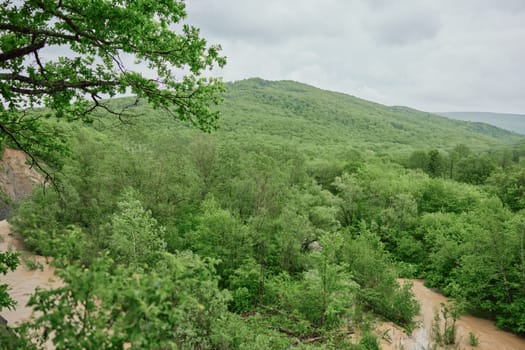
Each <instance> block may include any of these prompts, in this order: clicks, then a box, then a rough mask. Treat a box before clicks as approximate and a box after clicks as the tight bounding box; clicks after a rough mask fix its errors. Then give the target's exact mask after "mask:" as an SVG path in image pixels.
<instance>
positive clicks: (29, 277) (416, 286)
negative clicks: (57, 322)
mask: <svg viewBox="0 0 525 350" xmlns="http://www.w3.org/2000/svg"><path fill="white" fill-rule="evenodd" d="M9 248H11V249H13V250H18V251H21V252H22V260H24V258H23V257H26V258H30V259H31V260H33V261H36V262H38V263H40V264H41V265H42V267H43V269H42V270H40V269H36V270H30V269H28V268H27V266H26V265H25V264H24V263H23V261H22V262H21V264H20V265H19V266H18V268H17V269H16V271H14V272H10V273H8V274H7V275H6V276H0V282H1V283H7V284H8V285H9V286H10V290H9V292H10V294H11V296H12V297H13V298H14V299H15V300H16V301H17V302H18V305H17V307H16V309H14V310H3V311H2V316H3V317H4V318H5V319H7V321H8V322H9V324H11V325H14V324H16V323H17V322H20V321H23V320H27V319H28V318H29V317H31V313H32V310H31V309H30V308H28V307H26V306H25V305H26V303H27V301H28V300H29V296H30V295H31V293H33V291H34V290H35V288H36V287H41V288H46V287H57V286H59V285H60V281H59V280H58V278H56V277H55V276H54V270H53V268H52V267H50V266H49V265H48V264H47V263H46V260H45V258H44V257H42V256H35V255H33V254H30V253H27V252H25V251H24V249H23V246H22V244H21V241H20V239H19V238H17V237H16V236H13V235H12V234H11V231H10V228H9V224H8V223H7V221H5V220H3V221H0V251H2V252H3V251H6V250H8V249H9ZM400 282H401V283H405V282H412V283H413V291H414V294H415V295H416V298H417V299H418V300H419V302H420V304H421V313H420V315H419V317H418V322H419V324H420V327H419V328H417V329H415V330H414V331H413V333H412V335H411V336H408V335H407V334H406V333H405V332H404V331H403V330H402V329H400V328H399V327H396V326H394V325H393V324H391V323H384V324H382V325H380V327H379V331H380V332H381V333H384V332H386V333H387V334H388V335H389V336H390V338H391V342H387V341H385V340H383V341H382V343H381V346H382V349H385V350H401V349H403V350H426V349H430V346H429V344H431V343H432V339H431V337H430V330H431V328H432V321H433V319H434V314H435V310H438V309H439V308H440V303H443V302H447V298H446V297H444V296H443V295H441V294H439V293H436V292H434V291H432V290H430V289H428V288H426V287H425V286H424V285H423V282H422V281H420V280H400ZM457 325H458V336H457V339H458V340H459V342H458V344H459V349H476V350H520V349H523V350H525V339H524V338H519V337H517V336H515V335H513V334H511V333H508V332H504V331H501V330H498V329H497V328H496V326H495V325H494V323H493V322H491V321H488V320H484V319H480V318H477V317H472V316H469V315H463V316H462V317H461V319H460V320H459V321H458V323H457ZM469 332H472V333H474V334H475V335H476V336H477V337H478V339H479V345H478V346H476V347H472V346H470V345H469Z"/></svg>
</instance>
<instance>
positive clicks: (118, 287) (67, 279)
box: [21, 252, 229, 349]
mask: <svg viewBox="0 0 525 350" xmlns="http://www.w3.org/2000/svg"><path fill="white" fill-rule="evenodd" d="M111 266H112V263H111V261H110V260H108V259H106V258H102V259H97V260H95V261H93V263H92V264H91V266H90V268H89V269H88V268H83V267H81V266H77V265H70V266H68V267H67V268H66V269H64V270H62V271H60V272H59V276H60V277H61V278H62V280H63V281H64V283H65V285H64V286H63V287H60V288H57V289H55V290H51V291H44V290H39V291H37V292H36V294H35V295H34V296H33V297H32V298H31V300H30V302H29V305H31V306H33V307H34V309H35V310H36V311H39V312H40V314H39V316H38V317H37V318H36V319H35V320H33V321H30V322H28V323H27V324H26V325H24V326H23V327H22V329H21V331H23V332H26V333H29V334H30V337H29V339H31V341H32V342H33V343H34V344H36V345H38V346H40V347H42V346H44V344H45V342H46V341H48V340H50V341H52V343H53V344H54V346H55V347H56V349H97V348H99V349H122V347H123V346H124V344H129V346H130V349H153V348H170V349H172V348H173V349H175V348H177V349H194V348H209V347H211V346H212V343H211V341H212V340H213V339H214V337H213V336H212V335H213V333H214V329H215V327H216V326H217V325H218V324H220V323H221V322H223V319H222V318H223V316H224V315H225V313H226V303H227V302H228V300H229V294H228V293H227V292H225V291H221V290H219V289H218V285H217V278H216V277H215V276H214V271H213V262H209V261H204V260H202V259H200V258H199V257H198V256H195V255H193V254H191V253H189V252H184V253H179V254H177V255H171V254H166V255H164V256H163V259H162V260H161V261H159V264H158V265H157V267H156V268H155V271H153V272H149V273H147V274H143V273H137V272H136V271H135V269H134V268H133V267H131V268H127V267H116V268H112V267H111Z"/></svg>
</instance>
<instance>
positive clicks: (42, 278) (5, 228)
mask: <svg viewBox="0 0 525 350" xmlns="http://www.w3.org/2000/svg"><path fill="white" fill-rule="evenodd" d="M8 249H12V250H17V251H20V252H21V253H22V256H21V261H20V264H19V265H18V267H17V269H16V270H15V271H14V272H9V273H8V274H7V275H5V276H2V275H0V283H2V284H7V285H8V286H9V294H10V295H11V297H12V298H13V299H14V300H16V301H17V305H16V308H15V309H14V310H8V309H4V310H2V313H1V314H2V316H3V317H4V318H5V319H6V320H7V321H8V322H9V324H10V325H14V324H16V323H17V322H20V321H24V320H27V319H28V318H29V317H31V313H32V310H31V309H30V308H28V307H27V306H26V304H27V302H28V300H29V296H30V295H31V294H32V293H33V291H34V290H35V288H36V287H41V288H46V287H53V286H58V279H57V278H56V277H55V276H54V274H53V271H54V270H53V268H52V267H50V266H49V265H48V264H47V263H46V259H45V258H44V257H43V256H38V255H34V254H30V253H28V252H25V251H24V249H23V247H22V243H21V241H20V239H19V238H17V237H16V236H13V235H12V234H11V231H10V229H9V224H8V223H7V221H5V220H2V221H0V252H5V251H7V250H8ZM24 257H25V258H27V259H30V260H31V261H34V262H35V263H39V264H40V265H41V266H42V270H41V269H39V268H38V269H35V270H30V269H28V268H27V266H26V264H25V263H24V262H23V260H24Z"/></svg>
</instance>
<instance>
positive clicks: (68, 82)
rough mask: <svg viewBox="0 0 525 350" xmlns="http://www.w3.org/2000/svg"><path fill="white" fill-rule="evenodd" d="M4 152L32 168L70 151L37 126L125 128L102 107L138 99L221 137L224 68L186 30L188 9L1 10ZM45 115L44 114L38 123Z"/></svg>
mask: <svg viewBox="0 0 525 350" xmlns="http://www.w3.org/2000/svg"><path fill="white" fill-rule="evenodd" d="M0 1H1V2H0V33H1V34H0V48H1V50H2V52H1V53H0V92H1V99H2V101H1V104H0V142H1V143H2V145H5V144H10V145H12V146H14V147H17V148H19V149H21V150H23V151H24V152H25V153H26V154H28V156H29V157H30V159H31V160H32V162H33V164H34V165H36V166H37V167H39V168H40V170H42V171H44V172H45V174H46V175H49V174H48V173H47V172H46V171H45V169H43V168H42V163H41V162H39V161H40V160H42V159H44V161H45V156H46V155H49V154H50V153H53V152H57V151H60V150H62V149H63V148H64V145H63V143H61V142H60V140H59V138H57V136H56V134H53V132H52V131H50V130H48V129H46V127H45V125H44V123H42V121H41V119H42V118H45V117H49V116H52V117H55V118H59V119H65V120H69V121H71V120H82V121H85V122H90V121H92V119H93V114H92V112H94V111H95V110H97V109H99V110H105V111H106V112H108V113H110V114H112V115H114V116H115V117H116V118H120V119H122V118H123V117H124V116H126V110H125V109H118V110H117V109H114V108H112V107H111V105H109V104H108V103H107V102H106V100H104V99H105V98H107V97H113V96H115V95H119V94H125V93H128V94H129V93H132V94H134V95H136V96H137V100H138V99H143V100H146V101H148V102H149V103H150V104H152V105H153V106H154V107H155V108H163V109H165V110H166V111H167V113H170V114H172V115H173V116H174V117H175V118H177V119H181V120H186V121H190V122H191V123H192V124H193V125H195V126H196V127H198V128H200V129H202V130H205V131H209V130H212V129H214V128H215V127H216V125H217V118H218V111H217V110H215V109H214V105H215V104H217V103H218V102H219V101H220V95H221V92H222V91H223V84H222V81H221V80H220V78H209V77H208V78H206V77H202V73H203V72H204V71H206V70H208V69H212V68H213V67H215V66H219V67H222V66H223V65H224V64H225V62H226V60H225V57H223V56H221V55H220V49H221V48H220V46H213V45H208V44H207V42H206V40H205V39H203V38H201V37H200V34H199V29H198V28H195V27H193V26H191V25H188V24H186V23H184V20H185V17H186V12H185V4H184V2H183V1H182V0H26V1H21V0H14V1H11V0H0ZM35 107H45V108H44V109H43V110H44V111H45V112H44V113H39V114H36V113H32V112H31V109H33V108H35Z"/></svg>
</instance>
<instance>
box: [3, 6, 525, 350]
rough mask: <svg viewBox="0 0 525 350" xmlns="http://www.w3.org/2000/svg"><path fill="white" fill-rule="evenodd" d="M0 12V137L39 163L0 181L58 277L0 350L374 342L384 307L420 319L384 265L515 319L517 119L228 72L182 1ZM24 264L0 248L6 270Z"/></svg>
mask: <svg viewBox="0 0 525 350" xmlns="http://www.w3.org/2000/svg"><path fill="white" fill-rule="evenodd" d="M0 19H1V20H0V30H2V32H1V33H0V48H1V50H2V52H1V53H0V94H1V98H2V100H1V101H0V102H1V103H0V148H2V149H4V148H16V149H18V150H20V151H22V152H24V153H25V155H26V156H27V162H28V166H31V167H33V168H34V169H37V170H38V171H39V172H40V174H41V175H42V177H43V178H44V181H43V182H44V183H43V184H42V185H41V186H39V187H37V188H36V189H35V190H34V191H33V192H32V194H31V196H30V198H28V199H27V200H24V201H22V202H20V203H11V202H9V200H8V199H7V198H6V197H7V194H5V193H4V194H1V198H0V199H1V200H2V201H4V202H9V204H10V205H13V206H14V208H13V211H12V212H11V213H10V217H9V222H10V224H11V226H12V228H13V231H14V232H15V234H16V235H20V237H21V238H22V239H23V242H24V244H25V246H26V247H27V249H29V250H31V251H32V252H34V253H36V254H39V255H44V256H46V257H49V261H50V262H51V263H52V264H53V266H54V267H55V268H56V275H57V276H58V278H59V279H60V285H59V286H57V287H56V288H54V289H37V290H36V291H35V293H34V294H33V295H32V296H31V299H30V301H29V305H30V306H31V307H32V308H33V310H34V311H35V315H34V317H33V318H31V319H29V320H27V321H26V322H24V323H22V324H20V325H11V324H8V325H7V326H5V325H0V348H2V349H4V348H6V349H24V350H43V349H49V348H54V349H56V350H94V349H104V350H106V349H108V350H109V349H118V350H122V349H132V350H133V349H144V350H150V349H159V350H160V349H162V350H164V349H223V350H229V349H246V350H248V349H289V348H294V349H314V348H315V349H362V350H366V349H379V348H380V338H381V335H380V334H378V333H377V331H376V329H375V327H376V325H377V324H378V323H380V322H384V321H388V322H392V323H393V324H396V325H397V326H399V327H400V328H402V329H404V330H405V331H406V332H407V333H408V334H410V333H411V332H412V330H414V329H415V328H416V327H417V323H416V321H415V317H416V316H417V315H418V313H419V309H420V305H419V304H418V302H417V301H416V299H415V296H414V294H413V291H412V288H411V287H412V286H411V284H410V283H400V278H417V279H422V280H424V281H425V283H426V285H427V286H429V287H432V288H435V289H436V290H439V291H440V292H442V293H444V294H445V295H446V296H448V297H450V298H451V299H452V300H454V303H455V304H454V309H453V310H452V308H451V309H445V310H444V311H443V315H445V314H447V315H448V314H449V313H450V314H453V317H454V322H455V320H456V319H455V316H454V315H456V314H457V313H460V312H468V313H470V314H473V315H477V316H481V317H484V318H487V319H490V320H494V321H495V322H496V324H497V326H498V327H500V328H501V329H504V330H508V331H511V332H513V333H515V334H516V335H519V336H524V335H525V193H524V192H525V163H524V161H523V159H524V157H525V142H524V141H525V140H524V139H523V136H520V135H518V134H515V133H511V132H508V131H504V130H502V129H498V128H496V127H492V126H489V125H486V124H482V123H471V122H463V121H457V120H450V119H446V118H443V117H439V116H437V115H433V114H430V113H426V112H421V111H417V110H414V109H410V108H407V107H399V106H392V107H387V106H384V105H380V104H377V103H372V102H368V101H366V100H363V99H359V98H356V97H353V96H349V95H345V94H342V93H336V92H330V91H325V90H321V89H318V88H315V87H312V86H308V85H305V84H302V83H298V82H294V81H266V80H263V79H259V78H252V79H246V80H241V81H237V82H229V83H223V82H222V79H220V78H218V77H216V76H215V75H213V74H211V73H210V74H208V73H207V72H208V71H209V70H212V69H214V68H220V67H223V66H224V65H225V64H226V57H224V56H222V52H221V47H220V45H210V44H208V42H207V41H206V40H205V39H203V38H202V37H201V36H200V31H199V29H198V28H196V27H193V26H191V25H189V24H187V23H186V22H185V20H186V12H185V3H184V1H176V0H171V1H153V0H140V1H132V0H129V1H128V0H61V1H58V2H57V1H51V0H26V1H9V0H4V1H1V2H0ZM46 49H48V50H49V49H51V50H52V51H53V50H55V51H53V52H54V56H53V55H49V52H47V53H48V55H47V56H46V55H44V54H42V53H45V52H46V51H45V50H46ZM60 50H62V51H63V52H62V53H58V54H57V52H59V51H60ZM64 52H65V53H64ZM62 54H63V55H62ZM61 55H62V56H61ZM49 57H51V58H49ZM130 58H131V59H130ZM128 61H133V63H131V62H128ZM133 64H134V65H135V66H133ZM140 65H142V66H140ZM129 67H133V68H137V67H138V68H140V69H132V68H129ZM141 69H142V70H141ZM148 74H149V75H148ZM152 74H153V75H154V77H153V78H152ZM122 96H128V97H122ZM21 263H25V264H27V262H22V261H21V259H20V256H19V254H17V253H15V252H11V251H7V252H0V275H5V274H6V273H8V272H9V271H14V270H15V268H16V266H17V265H19V264H21ZM9 288H10V286H9V285H7V284H0V311H2V309H3V308H8V309H12V308H13V307H15V303H14V301H13V300H12V299H11V297H10V296H9V291H10V289H9ZM450 310H452V311H450ZM1 320H3V319H1ZM447 332H448V330H447V329H446V327H445V334H444V337H448V335H447V334H446V333H447ZM447 339H448V338H447ZM445 342H448V343H447V344H450V342H449V340H445ZM453 342H454V341H453V337H452V343H453ZM477 342H478V340H477V338H476V336H475V335H471V344H474V343H477ZM429 346H430V345H429Z"/></svg>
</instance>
